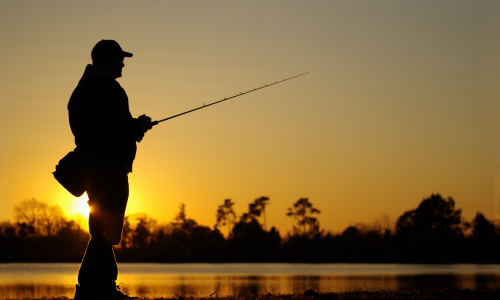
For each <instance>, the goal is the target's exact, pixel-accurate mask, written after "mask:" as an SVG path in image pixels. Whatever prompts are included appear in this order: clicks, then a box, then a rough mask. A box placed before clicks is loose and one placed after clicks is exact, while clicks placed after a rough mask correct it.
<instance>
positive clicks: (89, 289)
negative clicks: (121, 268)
mask: <svg viewBox="0 0 500 300" xmlns="http://www.w3.org/2000/svg"><path fill="white" fill-rule="evenodd" d="M121 287H122V284H119V285H116V284H115V282H114V281H113V282H112V284H109V285H107V286H87V285H83V286H82V285H79V284H77V285H76V292H75V298H74V300H92V299H126V300H134V299H139V298H138V297H130V296H129V295H127V294H125V293H124V292H123V291H122V290H121Z"/></svg>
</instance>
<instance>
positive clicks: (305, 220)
mask: <svg viewBox="0 0 500 300" xmlns="http://www.w3.org/2000/svg"><path fill="white" fill-rule="evenodd" d="M320 212H321V211H320V210H319V209H316V208H314V207H313V204H312V203H311V202H309V199H308V198H300V199H299V200H297V201H296V202H295V203H294V204H293V207H292V208H288V213H287V214H286V215H287V216H289V217H293V218H295V219H296V220H297V227H295V226H294V227H293V230H294V232H295V233H297V234H299V235H306V236H309V237H313V236H314V235H316V234H317V233H320V230H319V221H318V219H316V218H315V217H313V214H319V213H320ZM306 227H309V230H307V229H306ZM301 228H302V229H301Z"/></svg>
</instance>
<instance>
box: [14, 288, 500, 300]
mask: <svg viewBox="0 0 500 300" xmlns="http://www.w3.org/2000/svg"><path fill="white" fill-rule="evenodd" d="M6 299H8V300H71V298H66V297H42V298H29V297H21V298H6ZM167 299H172V300H299V299H306V300H330V299H334V300H337V299H339V300H340V299H342V300H355V299H412V300H413V299H443V300H452V299H453V300H455V299H457V300H458V299H460V300H468V299H481V300H482V299H495V300H499V299H500V289H491V290H481V291H472V290H469V289H422V290H399V291H396V290H389V291H361V290H360V291H351V292H337V293H332V292H318V291H317V290H314V289H308V290H306V291H304V292H302V293H295V294H280V293H277V294H276V293H266V294H260V295H234V296H218V295H213V296H211V297H209V296H206V297H192V296H189V297H186V296H181V295H176V296H173V297H172V298H150V297H145V298H140V300H167Z"/></svg>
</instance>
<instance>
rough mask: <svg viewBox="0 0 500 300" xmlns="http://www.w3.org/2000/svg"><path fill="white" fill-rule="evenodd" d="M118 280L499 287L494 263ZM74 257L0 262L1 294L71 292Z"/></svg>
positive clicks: (199, 292)
mask: <svg viewBox="0 0 500 300" xmlns="http://www.w3.org/2000/svg"><path fill="white" fill-rule="evenodd" d="M119 266H120V273H119V275H118V283H120V282H124V283H125V285H124V289H125V291H126V292H128V293H131V294H132V295H135V296H141V297H159V296H163V297H167V296H173V295H177V294H180V295H195V296H208V295H209V294H211V293H212V292H214V291H215V290H216V289H217V286H218V285H219V283H220V287H219V289H218V291H217V294H218V295H219V296H220V295H228V294H231V295H238V294H261V293H266V292H271V293H292V292H298V291H303V290H305V289H307V288H309V287H313V288H316V289H318V290H320V291H352V290H359V289H362V290H381V289H385V290H387V289H418V288H445V287H457V288H466V287H467V288H470V289H486V288H498V287H500V266H499V265H401V264H281V263H279V264H278V263H271V264H155V263H137V264H134V263H124V264H120V265H119ZM78 268H79V264H78V263H46V264H43V263H12V264H0V298H2V299H4V298H19V297H28V296H30V297H31V296H35V297H40V296H47V297H51V296H66V297H73V295H74V290H75V283H76V278H77V273H78Z"/></svg>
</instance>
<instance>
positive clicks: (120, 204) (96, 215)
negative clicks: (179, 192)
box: [78, 162, 129, 286]
mask: <svg viewBox="0 0 500 300" xmlns="http://www.w3.org/2000/svg"><path fill="white" fill-rule="evenodd" d="M87 175H88V176H87V194H88V196H89V205H90V214H89V231H90V235H91V238H90V241H89V243H88V245H87V250H86V251H85V255H84V257H83V260H82V264H81V266H80V271H79V273H78V283H79V284H80V285H88V286H105V285H109V284H110V283H111V282H112V281H115V280H116V278H117V276H118V266H117V265H116V259H115V253H114V252H113V245H117V244H118V243H119V242H120V239H121V235H122V227H123V219H124V217H125V209H126V207H127V201H128V195H129V186H128V176H127V171H125V170H124V169H121V168H119V167H116V166H112V165H104V164H100V163H96V162H91V163H90V165H89V168H88V174H87Z"/></svg>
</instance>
